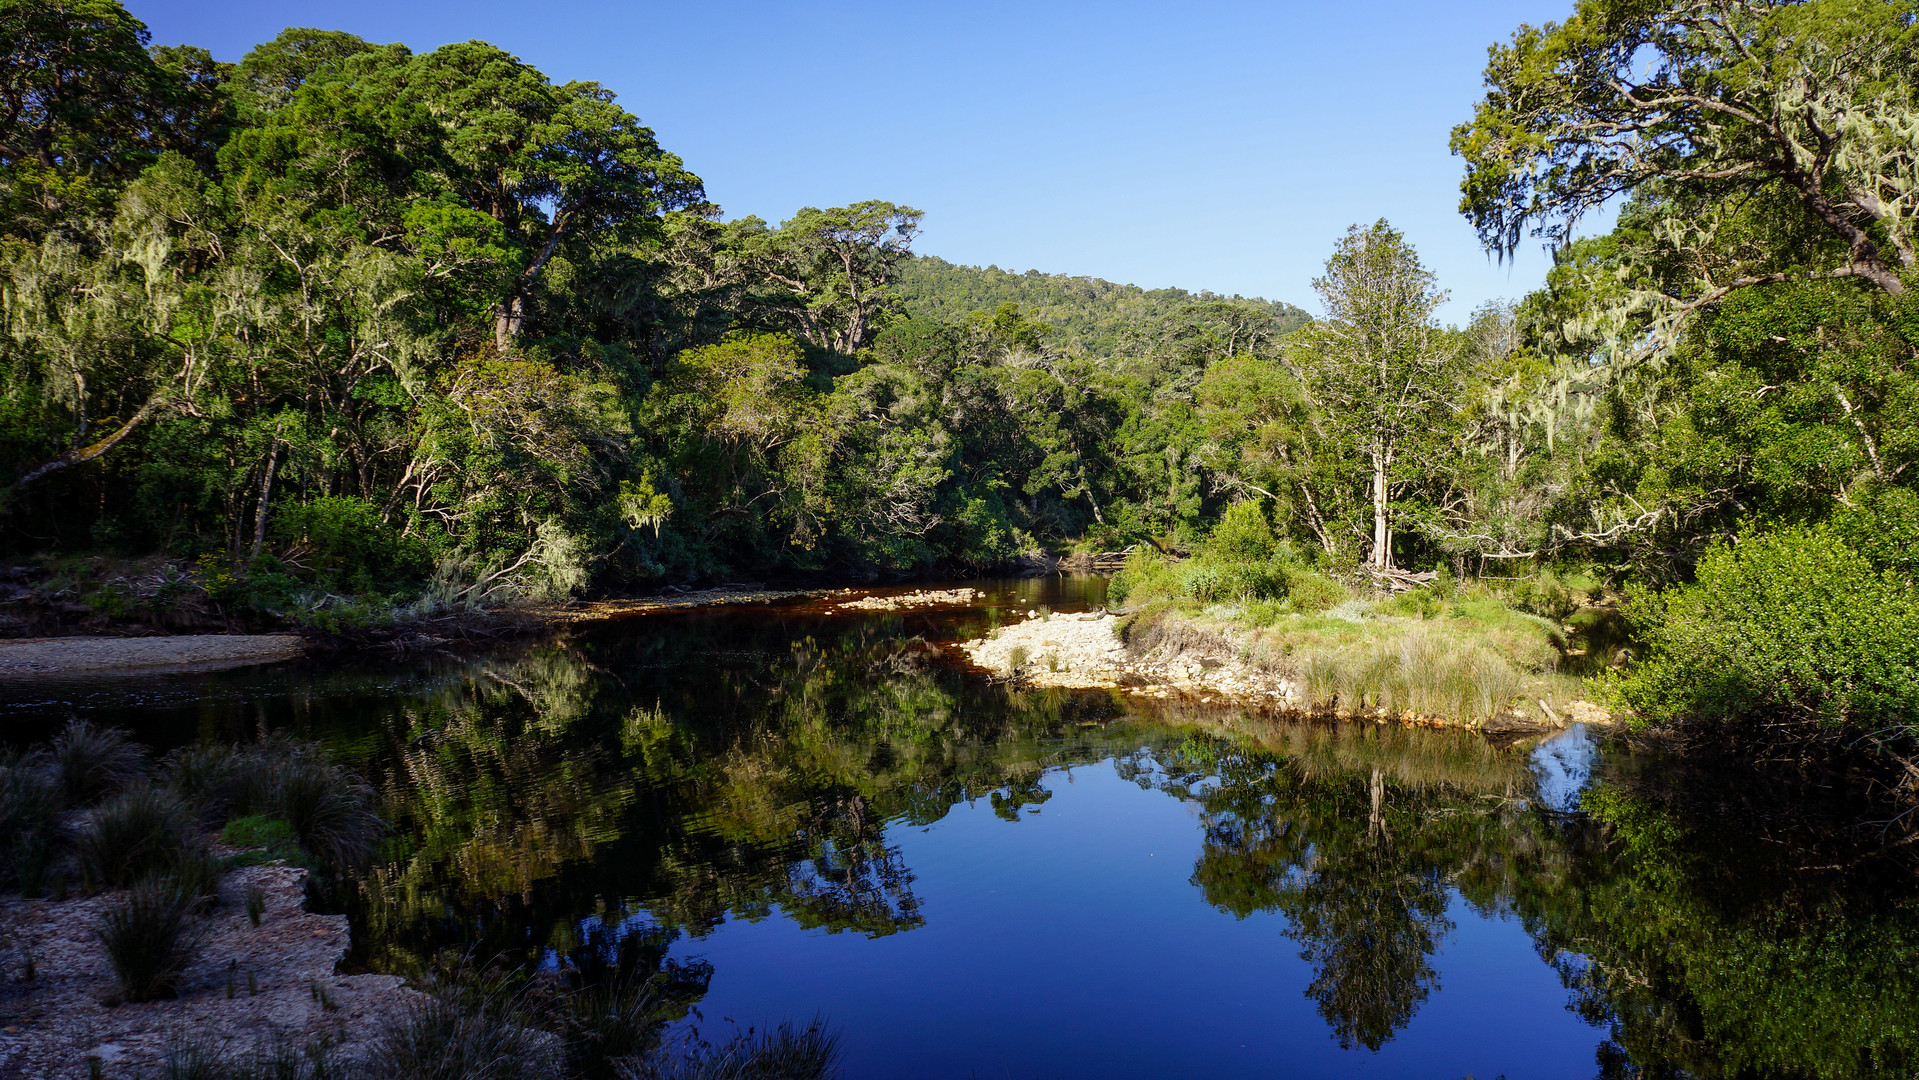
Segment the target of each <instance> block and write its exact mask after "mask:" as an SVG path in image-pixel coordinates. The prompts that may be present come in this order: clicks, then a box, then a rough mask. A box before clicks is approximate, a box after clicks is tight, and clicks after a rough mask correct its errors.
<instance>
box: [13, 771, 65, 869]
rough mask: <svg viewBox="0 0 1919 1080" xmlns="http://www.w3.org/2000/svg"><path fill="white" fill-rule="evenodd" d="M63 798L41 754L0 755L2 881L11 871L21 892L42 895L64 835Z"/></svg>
mask: <svg viewBox="0 0 1919 1080" xmlns="http://www.w3.org/2000/svg"><path fill="white" fill-rule="evenodd" d="M59 814H60V793H59V790H58V788H57V787H56V786H55V785H54V781H53V777H52V776H51V775H50V774H49V771H48V768H47V759H46V755H45V754H42V753H39V752H37V751H36V752H28V753H24V754H22V753H16V752H14V751H11V750H7V751H0V859H4V860H5V861H4V863H0V882H3V881H4V880H5V879H6V876H7V873H8V871H9V870H11V872H12V874H13V877H14V879H15V881H16V882H17V883H18V884H19V886H20V891H21V892H22V893H24V894H27V895H32V894H34V893H37V892H39V891H40V880H41V877H42V876H43V874H44V873H45V871H46V868H47V863H48V862H49V861H50V859H51V858H52V854H53V843H54V839H55V834H56V833H57V832H58V830H59Z"/></svg>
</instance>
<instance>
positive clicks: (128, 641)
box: [0, 634, 305, 678]
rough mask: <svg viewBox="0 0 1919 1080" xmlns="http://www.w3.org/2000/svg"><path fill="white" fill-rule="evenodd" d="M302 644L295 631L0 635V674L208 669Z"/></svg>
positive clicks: (256, 660)
mask: <svg viewBox="0 0 1919 1080" xmlns="http://www.w3.org/2000/svg"><path fill="white" fill-rule="evenodd" d="M304 649H305V645H304V642H303V640H302V639H301V637H300V636H299V635H298V634H182V635H178V636H173V637H59V638H20V639H16V640H11V641H5V640H0V678H20V677H24V676H35V675H64V674H68V673H71V672H87V673H90V674H109V673H115V672H124V673H128V674H142V675H144V674H150V673H153V672H156V671H213V670H217V669H220V668H228V667H240V666H242V665H245V664H263V663H268V662H271V661H274V660H286V659H290V658H292V657H295V656H298V655H300V653H301V652H302V651H304Z"/></svg>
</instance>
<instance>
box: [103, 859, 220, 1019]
mask: <svg viewBox="0 0 1919 1080" xmlns="http://www.w3.org/2000/svg"><path fill="white" fill-rule="evenodd" d="M195 901H196V898H195V897H193V896H190V895H188V894H187V893H186V892H184V891H182V890H181V888H180V887H179V885H178V884H177V883H175V882H171V881H163V880H148V881H143V882H141V883H140V884H138V885H136V886H134V887H133V888H132V889H130V890H128V892H127V894H126V895H125V896H124V897H122V898H121V899H120V900H119V901H117V902H115V903H114V904H112V905H110V906H109V907H108V908H107V910H106V912H105V913H104V914H103V915H102V916H101V918H100V930H99V936H100V942H101V944H102V945H104V946H106V950H107V960H108V962H109V963H111V964H112V965H113V974H114V977H115V978H116V979H118V980H119V983H120V994H121V996H122V997H123V998H124V999H125V1000H127V1001H152V1000H154V999H155V998H162V997H172V996H173V994H174V992H175V990H176V989H177V987H178V985H179V982H180V976H181V974H182V973H184V972H185V971H186V969H187V966H188V965H189V964H191V963H192V962H193V958H194V956H195V954H196V953H198V951H199V948H200V941H201V938H202V936H203V933H204V932H203V930H202V928H201V927H199V926H198V925H195V924H194V923H193V921H192V910H193V907H194V904H195Z"/></svg>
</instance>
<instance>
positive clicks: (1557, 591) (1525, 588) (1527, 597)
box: [1506, 570, 1599, 623]
mask: <svg viewBox="0 0 1919 1080" xmlns="http://www.w3.org/2000/svg"><path fill="white" fill-rule="evenodd" d="M1598 594H1599V583H1598V581H1597V580H1596V579H1594V578H1591V577H1588V576H1585V575H1579V574H1573V575H1568V576H1565V577H1561V576H1560V575H1558V574H1555V573H1554V572H1553V571H1551V570H1541V571H1540V572H1539V573H1537V574H1534V575H1533V576H1532V577H1529V578H1526V579H1524V580H1522V581H1517V582H1514V583H1513V584H1512V586H1511V587H1510V588H1509V589H1508V590H1507V594H1506V595H1507V600H1508V602H1509V603H1511V604H1512V606H1514V607H1516V608H1518V609H1519V610H1521V611H1524V612H1526V613H1527V614H1529V615H1537V616H1539V617H1540V618H1542V619H1550V620H1552V621H1553V622H1555V623H1563V622H1565V621H1566V620H1567V619H1570V618H1572V617H1573V614H1574V613H1575V612H1577V611H1578V610H1579V609H1580V608H1581V607H1582V606H1584V605H1585V604H1586V602H1587V601H1588V600H1592V599H1596V598H1597V597H1598Z"/></svg>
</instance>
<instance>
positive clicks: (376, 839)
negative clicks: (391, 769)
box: [273, 755, 385, 869]
mask: <svg viewBox="0 0 1919 1080" xmlns="http://www.w3.org/2000/svg"><path fill="white" fill-rule="evenodd" d="M273 809H274V810H275V811H276V812H277V813H279V815H280V816H281V817H283V818H285V819H286V822H287V824H288V825H291V826H292V827H293V834H294V835H295V836H297V837H299V839H300V846H301V847H302V848H305V849H306V851H307V854H309V855H312V856H313V857H314V858H316V859H319V860H321V861H322V862H324V863H326V864H327V865H328V866H331V867H334V868H336V869H346V868H351V867H359V866H364V865H365V864H366V862H367V860H368V859H370V858H372V856H373V853H374V851H376V850H377V849H378V848H379V845H380V838H381V836H382V835H383V833H384V831H385V824H384V823H383V822H382V821H381V820H380V816H379V815H378V814H376V813H374V811H373V789H372V788H371V787H369V786H368V785H367V783H366V782H365V781H363V780H361V779H360V778H359V777H358V776H356V775H354V774H353V773H352V772H351V771H349V770H347V769H345V768H342V767H341V766H338V765H328V764H326V763H325V762H323V761H320V760H318V759H316V758H314V757H312V756H308V755H299V756H296V757H293V758H290V759H288V760H287V762H286V763H285V765H284V766H283V768H282V771H281V772H280V774H279V776H277V777H276V778H275V782H274V786H273Z"/></svg>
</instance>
